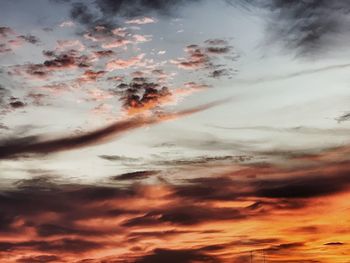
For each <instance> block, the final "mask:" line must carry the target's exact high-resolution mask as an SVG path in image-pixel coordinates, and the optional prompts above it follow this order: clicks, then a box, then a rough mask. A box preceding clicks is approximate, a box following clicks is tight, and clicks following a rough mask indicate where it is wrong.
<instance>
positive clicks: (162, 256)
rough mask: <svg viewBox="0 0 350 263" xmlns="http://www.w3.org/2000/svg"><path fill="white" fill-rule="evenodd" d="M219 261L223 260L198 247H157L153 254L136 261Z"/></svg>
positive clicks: (156, 262) (183, 262)
mask: <svg viewBox="0 0 350 263" xmlns="http://www.w3.org/2000/svg"><path fill="white" fill-rule="evenodd" d="M162 262H168V263H178V262H181V263H192V262H203V263H219V262H221V261H220V260H219V259H218V258H216V257H215V256H211V255H207V254H205V253H204V252H201V251H200V250H196V249H183V250H169V249H160V248H158V249H155V250H154V251H153V253H152V254H150V255H146V256H144V257H142V258H140V259H138V260H136V261H135V263H162Z"/></svg>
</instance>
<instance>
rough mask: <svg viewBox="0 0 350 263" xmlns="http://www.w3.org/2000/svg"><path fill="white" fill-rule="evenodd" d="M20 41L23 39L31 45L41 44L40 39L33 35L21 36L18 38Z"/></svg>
mask: <svg viewBox="0 0 350 263" xmlns="http://www.w3.org/2000/svg"><path fill="white" fill-rule="evenodd" d="M18 38H19V39H23V40H24V41H26V42H28V43H30V44H37V43H39V42H40V40H39V38H38V37H36V36H33V35H29V34H28V35H21V36H18Z"/></svg>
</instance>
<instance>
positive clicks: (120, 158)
mask: <svg viewBox="0 0 350 263" xmlns="http://www.w3.org/2000/svg"><path fill="white" fill-rule="evenodd" d="M99 157H100V158H101V159H104V160H107V161H125V162H136V161H138V160H139V159H137V158H131V157H126V156H120V155H100V156H99Z"/></svg>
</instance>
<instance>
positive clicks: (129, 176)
mask: <svg viewBox="0 0 350 263" xmlns="http://www.w3.org/2000/svg"><path fill="white" fill-rule="evenodd" d="M158 173H159V171H137V172H131V173H124V174H120V175H117V176H113V177H111V179H112V180H115V181H124V180H143V179H147V178H149V177H152V176H153V175H156V174H158Z"/></svg>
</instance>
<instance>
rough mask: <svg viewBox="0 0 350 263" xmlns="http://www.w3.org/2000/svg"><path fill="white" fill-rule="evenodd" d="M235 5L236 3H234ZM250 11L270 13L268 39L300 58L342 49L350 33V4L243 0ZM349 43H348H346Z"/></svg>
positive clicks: (340, 1) (318, 0)
mask: <svg viewBox="0 0 350 263" xmlns="http://www.w3.org/2000/svg"><path fill="white" fill-rule="evenodd" d="M231 2H232V3H233V2H234V1H231ZM240 2H241V3H244V6H245V7H248V10H249V9H250V10H252V9H251V8H250V7H252V6H253V7H259V8H264V9H267V10H268V11H270V14H269V15H270V18H269V20H268V22H267V33H268V37H269V38H270V40H272V41H277V42H282V43H283V45H284V46H285V47H286V48H288V49H292V50H296V52H297V53H298V54H299V55H303V56H305V55H306V56H308V55H316V54H317V55H320V54H322V57H324V53H325V52H327V51H329V50H335V49H336V48H335V47H339V46H341V45H342V42H344V41H341V38H342V37H343V36H344V35H345V34H348V33H349V29H348V19H349V18H348V14H349V11H350V4H349V3H348V2H347V1H343V0H335V1H326V0H310V1H298V0H290V1H285V0H268V1H258V0H243V1H240ZM345 42H346V41H345Z"/></svg>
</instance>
